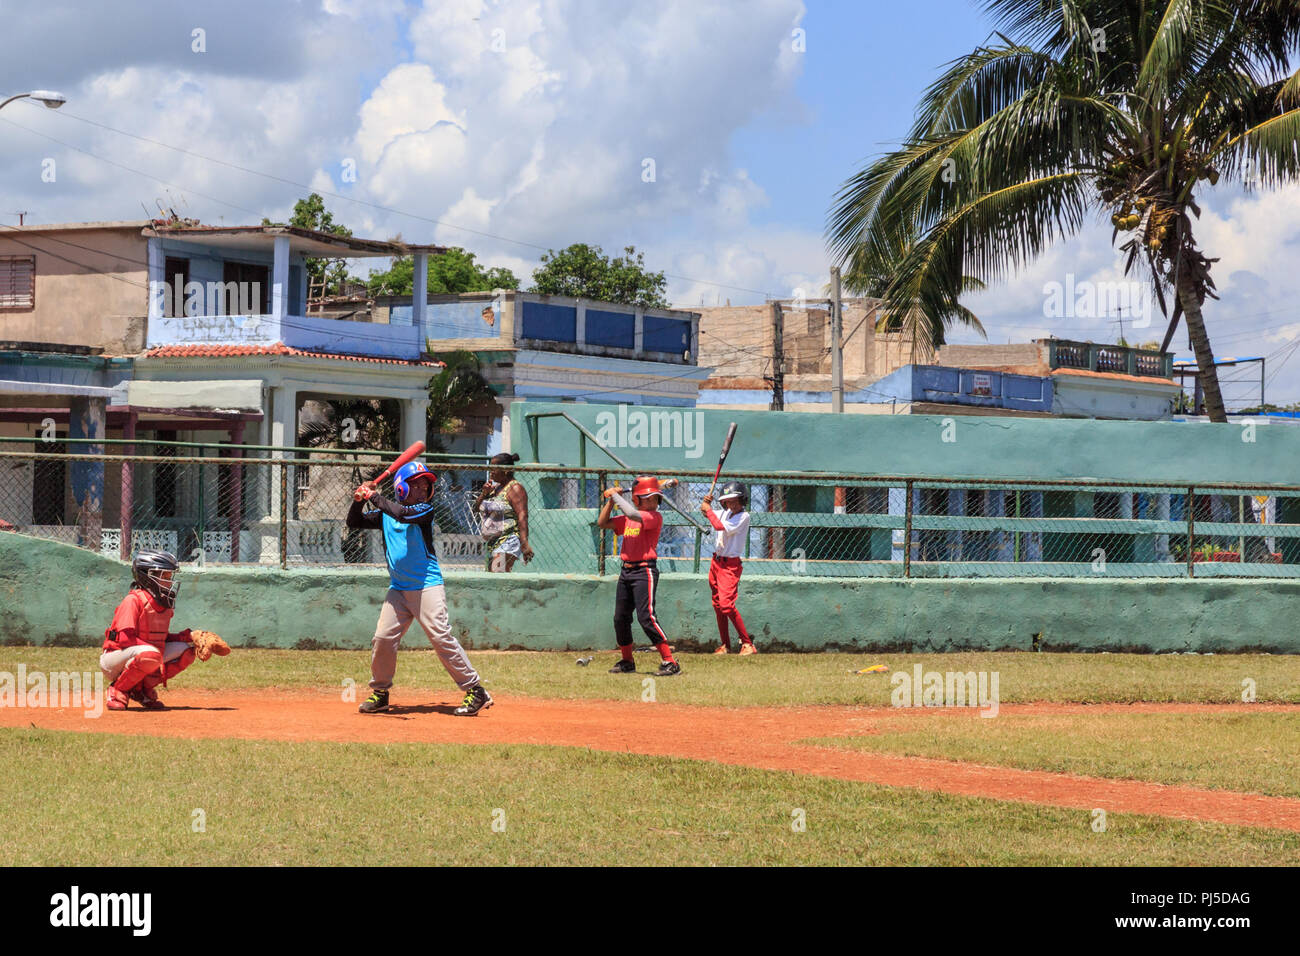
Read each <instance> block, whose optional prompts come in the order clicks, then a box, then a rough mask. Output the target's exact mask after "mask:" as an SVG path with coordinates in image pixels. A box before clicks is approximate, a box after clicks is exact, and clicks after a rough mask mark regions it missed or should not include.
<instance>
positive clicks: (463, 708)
mask: <svg viewBox="0 0 1300 956" xmlns="http://www.w3.org/2000/svg"><path fill="white" fill-rule="evenodd" d="M491 706H492V695H491V694H489V693H488V692H487V691H486V690H484V689H483V685H482V684H475V685H474V686H473V687H471V688H470V689H469V690H467V691H465V699H464V700H463V701H461V703H460V706H459V707H457V708H456V716H457V717H473V716H474V715H475V714H477V713H478V712H479V711H480V710H484V709H486V708H488V707H491Z"/></svg>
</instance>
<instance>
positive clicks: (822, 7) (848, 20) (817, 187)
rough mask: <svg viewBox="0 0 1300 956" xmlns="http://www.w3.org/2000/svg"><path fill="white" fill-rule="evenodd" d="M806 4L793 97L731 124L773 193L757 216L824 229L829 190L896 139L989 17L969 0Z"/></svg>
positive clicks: (742, 152) (742, 158) (743, 158)
mask: <svg viewBox="0 0 1300 956" xmlns="http://www.w3.org/2000/svg"><path fill="white" fill-rule="evenodd" d="M807 10H808V12H807V13H806V14H805V15H804V17H803V19H802V21H801V26H802V27H803V29H804V30H805V31H806V39H807V53H806V54H805V55H804V58H803V70H802V72H801V73H800V75H799V77H798V80H797V81H796V83H795V87H794V91H793V98H794V101H795V102H794V103H792V104H790V105H789V106H788V107H787V108H785V109H779V110H773V111H771V112H769V113H765V114H764V115H763V116H762V117H761V118H760V119H759V120H758V121H757V122H755V123H752V124H750V125H749V126H746V127H745V128H744V129H741V130H739V131H737V133H736V135H735V137H734V139H733V143H732V148H733V153H734V155H735V156H736V158H737V161H738V162H741V163H743V164H744V165H746V166H747V167H748V168H749V169H750V172H751V174H752V175H753V176H754V178H755V179H756V180H758V181H759V182H762V183H764V184H766V185H767V188H768V192H769V194H770V196H771V203H770V205H768V206H767V207H765V208H763V209H762V210H760V211H759V212H758V213H757V214H756V216H755V219H756V220H757V221H760V222H791V223H798V224H800V225H802V226H804V227H805V228H808V229H821V228H822V226H823V223H824V221H825V216H826V209H827V206H828V205H829V202H828V197H830V196H832V195H833V194H834V192H835V190H836V189H837V188H838V187H839V185H840V184H841V183H842V182H843V181H844V180H845V179H846V178H848V176H850V175H851V174H852V172H853V171H854V170H856V169H857V168H859V167H860V166H861V165H862V164H863V162H864V161H865V160H866V159H869V158H870V157H872V156H874V155H877V154H879V153H881V152H883V151H885V150H888V149H890V148H892V147H893V146H895V145H896V144H897V143H898V142H899V140H901V139H902V137H903V135H904V134H905V133H906V132H907V130H908V128H909V127H910V126H911V123H912V118H913V111H914V109H915V104H916V100H917V98H918V94H919V92H920V91H921V90H923V89H924V88H925V87H926V86H927V85H928V84H929V83H931V82H933V81H934V79H935V77H936V75H937V73H938V71H939V68H940V67H941V66H942V65H943V64H945V63H947V62H948V61H950V60H952V59H955V58H956V57H958V56H961V55H962V54H963V53H967V52H969V51H970V49H971V48H972V47H973V46H974V45H976V44H977V43H978V42H979V41H980V40H982V39H983V38H984V37H986V36H987V35H988V34H989V25H988V21H987V20H985V18H984V17H983V15H982V14H981V13H980V11H979V9H978V8H977V7H976V5H975V4H974V3H973V2H971V0H911V2H901V3H892V2H879V0H874V2H870V3H860V2H859V3H854V2H850V0H824V2H817V0H813V2H811V3H809V4H808V7H807ZM922 24H923V25H924V29H922V28H921V25H922Z"/></svg>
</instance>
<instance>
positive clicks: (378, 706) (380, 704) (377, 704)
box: [357, 690, 388, 714]
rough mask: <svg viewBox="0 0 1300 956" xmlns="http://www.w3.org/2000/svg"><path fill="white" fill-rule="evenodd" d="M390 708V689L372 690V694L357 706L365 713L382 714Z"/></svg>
mask: <svg viewBox="0 0 1300 956" xmlns="http://www.w3.org/2000/svg"><path fill="white" fill-rule="evenodd" d="M387 709H388V691H386V690H372V691H371V692H370V696H369V697H367V698H366V699H365V700H363V701H362V702H361V706H360V707H358V708H357V710H358V711H360V712H361V713H363V714H382V713H383V712H384V711H386V710H387Z"/></svg>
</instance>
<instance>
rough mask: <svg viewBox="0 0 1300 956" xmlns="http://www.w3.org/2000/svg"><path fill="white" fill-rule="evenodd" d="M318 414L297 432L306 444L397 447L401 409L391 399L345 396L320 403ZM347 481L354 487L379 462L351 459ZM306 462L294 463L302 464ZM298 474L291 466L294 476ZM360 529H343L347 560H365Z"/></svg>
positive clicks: (373, 471)
mask: <svg viewBox="0 0 1300 956" xmlns="http://www.w3.org/2000/svg"><path fill="white" fill-rule="evenodd" d="M323 406H324V407H323V409H322V415H321V416H320V417H319V418H316V419H313V420H311V421H308V422H307V423H306V424H305V425H303V427H302V431H301V432H300V433H299V436H298V437H299V440H300V441H301V442H302V444H303V446H304V447H307V448H367V449H373V450H375V451H387V450H389V449H393V448H396V447H397V443H398V441H399V425H400V422H401V411H400V408H399V406H398V403H397V401H396V400H394V399H381V398H345V399H335V400H331V401H327V402H324V403H323ZM353 462H354V464H353V466H352V475H351V479H350V480H351V483H352V485H353V486H354V487H355V486H356V485H359V484H361V482H363V481H365V480H367V479H369V478H373V477H374V476H375V475H377V474H379V472H380V471H382V470H383V468H384V463H383V462H378V461H376V462H372V463H370V465H369V466H368V467H363V465H362V463H361V461H360V459H356V458H354V459H353ZM306 467H310V466H301V465H300V466H297V468H306ZM299 474H301V472H300V471H298V470H297V469H295V471H294V476H295V480H297V476H298V475H299ZM364 534H365V533H364V532H363V531H361V530H359V529H356V528H348V529H346V530H345V531H344V532H343V558H344V560H345V561H347V562H348V563H350V564H351V563H356V562H360V561H364V560H365V552H366V547H365V537H364Z"/></svg>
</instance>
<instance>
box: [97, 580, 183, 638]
mask: <svg viewBox="0 0 1300 956" xmlns="http://www.w3.org/2000/svg"><path fill="white" fill-rule="evenodd" d="M174 613H176V612H175V609H174V608H170V607H164V606H163V605H162V603H161V602H160V601H159V600H158V599H157V598H156V597H154V596H153V595H152V594H150V593H149V592H148V591H146V590H145V589H144V588H132V589H131V590H130V591H128V592H127V595H126V597H124V598H122V603H121V604H119V605H118V606H117V610H116V611H115V612H114V613H113V623H112V624H110V625H109V626H108V630H106V631H105V632H104V650H106V651H120V650H122V649H123V648H126V647H134V646H135V645H136V644H152V645H153V646H154V647H156V648H158V650H160V651H161V650H162V649H163V645H164V644H166V643H167V638H168V637H172V638H175V639H176V640H181V641H188V640H189V636H190V632H189V628H186V629H185V630H184V631H182V632H181V633H179V634H171V633H169V628H170V627H171V623H172V615H173V614H174Z"/></svg>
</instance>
